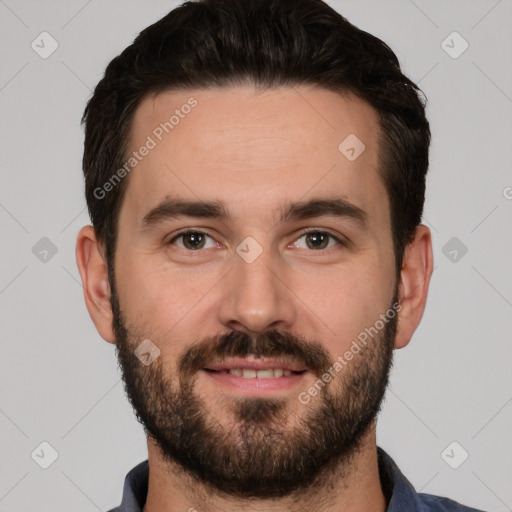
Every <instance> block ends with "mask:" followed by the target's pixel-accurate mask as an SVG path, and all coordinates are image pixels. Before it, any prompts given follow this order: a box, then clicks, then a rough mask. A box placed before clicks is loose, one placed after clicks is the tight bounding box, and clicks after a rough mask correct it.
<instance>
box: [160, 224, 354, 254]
mask: <svg viewBox="0 0 512 512" xmlns="http://www.w3.org/2000/svg"><path fill="white" fill-rule="evenodd" d="M190 233H194V234H195V233H197V234H200V235H205V236H207V237H210V238H211V239H212V240H213V239H214V238H213V237H212V236H211V235H209V234H208V233H205V232H204V231H200V230H198V229H192V228H188V229H185V230H184V231H180V232H179V233H177V234H176V235H175V236H173V237H172V238H171V239H170V240H169V241H168V242H167V243H166V245H172V244H174V242H175V241H176V240H178V239H179V238H181V237H183V236H185V235H187V234H190ZM310 233H315V234H321V235H327V236H328V237H329V238H331V239H333V240H335V241H336V242H338V244H339V245H340V246H341V247H346V246H347V245H348V243H347V242H346V241H345V240H343V239H342V238H340V237H338V236H336V235H333V234H332V233H331V232H330V231H325V230H321V229H319V228H308V229H305V230H304V231H301V233H300V236H299V237H298V238H297V239H296V240H295V242H296V241H297V240H299V239H301V238H302V237H303V236H304V235H308V234H310ZM295 242H294V243H295ZM179 249H182V248H181V247H179ZM332 249H336V246H335V247H329V248H327V249H318V250H317V251H315V250H314V249H310V251H312V252H324V253H325V252H330V251H331V250H332ZM183 250H184V251H187V252H191V253H193V252H202V251H204V249H198V250H196V251H194V250H190V249H183Z"/></svg>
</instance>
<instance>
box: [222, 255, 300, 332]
mask: <svg viewBox="0 0 512 512" xmlns="http://www.w3.org/2000/svg"><path fill="white" fill-rule="evenodd" d="M233 260H234V268H233V269H232V270H231V271H230V272H229V273H228V274H227V276H226V277H225V279H227V285H226V286H224V289H223V292H222V295H221V297H220V301H219V304H218V315H219V321H220V322H221V323H222V324H223V325H224V326H226V327H227V328H229V329H233V330H238V331H246V332H247V333H248V334H251V335H258V334H260V333H262V332H265V331H267V330H272V329H281V330H284V331H290V330H291V328H292V326H293V324H294V322H295V320H296V317H297V310H296V308H297V300H296V297H295V296H294V294H293V291H292V288H293V285H292V284H291V283H290V270H291V269H290V267H289V266H288V265H286V264H285V263H284V262H283V261H280V260H279V257H278V256H277V255H272V253H271V252H270V250H265V249H264V250H263V252H262V253H261V254H260V255H259V256H258V257H257V258H256V259H255V260H254V261H250V259H248V260H246V259H244V258H243V257H242V256H240V255H239V254H238V253H237V254H235V255H234V257H233Z"/></svg>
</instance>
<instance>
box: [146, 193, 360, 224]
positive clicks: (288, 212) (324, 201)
mask: <svg viewBox="0 0 512 512" xmlns="http://www.w3.org/2000/svg"><path fill="white" fill-rule="evenodd" d="M323 216H332V217H337V218H344V219H347V220H350V221H353V222H354V223H355V224H357V225H358V226H359V227H360V228H361V229H367V228H368V213H367V212H366V211H365V210H363V209H361V208H360V207H359V206H356V205H355V204H352V203H350V202H349V201H347V200H346V199H344V198H342V197H328V198H313V199H309V200H307V201H298V202H289V203H287V204H285V206H284V207H283V208H282V209H281V216H280V219H279V222H286V221H291V220H304V219H311V218H316V217H323ZM179 217H197V218H202V219H217V220H220V221H223V222H229V221H230V220H232V218H233V217H232V215H231V214H230V212H229V210H228V209H227V207H226V205H225V204H224V203H223V202H221V201H194V200H189V199H169V198H167V199H164V200H163V201H162V202H161V203H160V204H158V205H157V206H156V207H155V208H153V209H152V210H150V211H149V212H148V213H147V214H146V215H144V217H143V219H142V221H141V223H140V226H139V230H147V229H149V228H151V227H154V226H156V225H158V224H160V223H162V222H164V221H166V220H171V219H176V218H179Z"/></svg>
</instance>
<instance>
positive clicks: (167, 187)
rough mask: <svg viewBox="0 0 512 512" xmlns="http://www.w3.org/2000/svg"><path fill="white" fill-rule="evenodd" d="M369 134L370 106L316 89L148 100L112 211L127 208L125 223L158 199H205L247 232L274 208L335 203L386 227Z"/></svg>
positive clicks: (193, 93)
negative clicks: (226, 209)
mask: <svg viewBox="0 0 512 512" xmlns="http://www.w3.org/2000/svg"><path fill="white" fill-rule="evenodd" d="M379 130H380V128H379V125H378V117H377V113H376V112H375V111H374V109H373V108H372V107H371V106H370V105H368V104H367V103H365V102H364V101H362V100H360V99H359V98H357V97H356V96H354V95H351V94H343V95H341V94H339V93H335V92H332V91H327V90H324V89H319V88H312V87H280V88H276V89H267V90H264V91H256V89H255V88H253V87H252V86H238V87H229V88H211V89H188V90H181V91H172V92H164V93H160V94H157V95H152V96H148V97H146V98H145V99H144V100H143V101H142V102H141V103H140V105H139V106H138V108H137V110H136V112H135V115H134V118H133V122H132V127H131V132H130V137H129V141H128V142H129V148H130V153H131V152H132V151H136V152H138V153H139V155H138V158H137V161H136V162H134V163H135V165H134V167H133V170H132V171H131V172H130V176H129V185H128V187H127V191H126V197H125V200H124V202H123V208H122V211H123V210H125V207H124V205H125V204H128V205H129V208H128V210H129V212H128V213H129V217H130V222H131V223H133V222H135V221H136V219H139V220H140V219H141V218H142V217H143V215H144V213H145V212H146V211H147V210H148V209H150V208H152V207H154V206H155V205H156V204H158V203H160V202H161V201H162V200H163V199H164V198H166V197H172V196H175V197H179V198H187V199H194V200H197V199H204V200H212V199H215V200H220V201H223V202H226V203H229V204H230V205H231V207H232V208H231V211H232V212H233V213H234V214H235V215H234V217H237V214H238V217H239V218H240V219H241V220H242V219H243V221H244V222H245V223H247V222H256V220H257V219H260V218H262V216H264V215H266V214H267V215H269V214H272V212H274V211H277V210H279V208H280V207H281V205H282V204H283V202H290V201H295V200H297V199H306V198H307V197H308V196H315V197H327V196H329V195H336V196H343V197H346V198H347V199H350V201H351V202H352V203H354V204H356V205H357V206H359V207H360V208H361V209H364V210H366V211H368V213H369V216H370V217H372V216H373V217H375V218H376V219H379V218H380V219H381V221H382V220H384V221H385V220H386V219H387V220H388V221H389V217H388V216H387V212H388V206H387V194H386V193H385V189H384V186H383V183H382V179H381V176H380V172H379V161H378V155H379V147H378V136H379ZM143 147H147V148H150V149H149V150H147V151H139V150H141V149H142V148H143ZM142 152H144V153H145V156H143V157H141V156H140V153H142ZM244 216H245V217H244Z"/></svg>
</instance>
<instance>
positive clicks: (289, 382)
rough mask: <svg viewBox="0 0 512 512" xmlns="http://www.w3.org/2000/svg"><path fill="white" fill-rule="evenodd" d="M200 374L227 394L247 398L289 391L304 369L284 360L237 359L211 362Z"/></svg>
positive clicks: (300, 378) (306, 371) (305, 370)
mask: <svg viewBox="0 0 512 512" xmlns="http://www.w3.org/2000/svg"><path fill="white" fill-rule="evenodd" d="M202 373H204V374H205V375H206V376H207V377H208V378H209V379H210V380H213V381H214V382H216V383H217V384H219V385H221V386H222V387H223V388H224V389H226V390H228V391H236V392H242V393H244V394H249V395H250V394H261V393H270V392H275V391H285V390H287V389H290V388H291V387H293V386H295V385H296V384H297V383H298V382H299V381H300V380H302V378H303V376H304V375H305V374H306V373H308V370H307V369H305V368H303V367H301V366H300V365H299V364H297V363H293V362H290V361H286V360H279V359H268V358H260V359H239V358H237V359H225V360H223V361H220V362H216V363H212V364H210V365H208V367H206V368H203V370H202Z"/></svg>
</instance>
